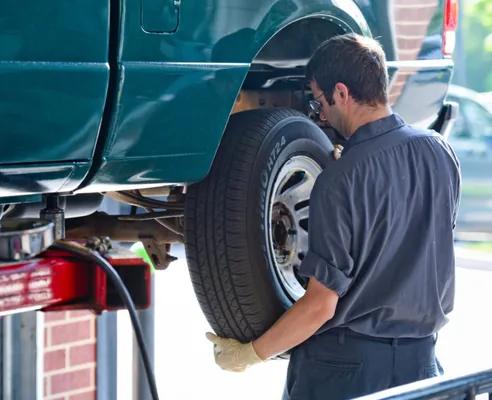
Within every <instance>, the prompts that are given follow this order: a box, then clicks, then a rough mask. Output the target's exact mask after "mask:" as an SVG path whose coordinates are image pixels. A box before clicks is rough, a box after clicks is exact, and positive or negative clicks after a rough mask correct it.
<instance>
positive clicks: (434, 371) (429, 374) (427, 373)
mask: <svg viewBox="0 0 492 400" xmlns="http://www.w3.org/2000/svg"><path fill="white" fill-rule="evenodd" d="M436 376H439V370H438V368H437V364H436V363H432V364H429V365H426V366H424V367H422V368H421V369H420V377H419V378H420V380H422V379H429V378H434V377H436Z"/></svg>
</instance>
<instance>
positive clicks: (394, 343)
mask: <svg viewBox="0 0 492 400" xmlns="http://www.w3.org/2000/svg"><path fill="white" fill-rule="evenodd" d="M397 346H398V339H393V340H392V341H391V347H393V348H395V347H397Z"/></svg>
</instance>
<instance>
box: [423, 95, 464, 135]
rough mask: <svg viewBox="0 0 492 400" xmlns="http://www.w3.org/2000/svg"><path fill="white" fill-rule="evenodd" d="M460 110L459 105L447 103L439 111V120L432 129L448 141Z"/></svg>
mask: <svg viewBox="0 0 492 400" xmlns="http://www.w3.org/2000/svg"><path fill="white" fill-rule="evenodd" d="M459 108H460V107H459V105H458V103H454V102H452V101H450V102H445V103H444V104H443V106H442V107H441V110H440V111H439V114H438V116H437V119H436V120H435V121H434V123H433V124H432V126H431V127H430V128H431V129H434V130H435V131H436V132H439V133H440V134H441V135H442V136H444V138H446V139H447V137H448V136H449V133H450V132H451V129H452V128H453V125H454V123H455V121H456V118H458V113H459Z"/></svg>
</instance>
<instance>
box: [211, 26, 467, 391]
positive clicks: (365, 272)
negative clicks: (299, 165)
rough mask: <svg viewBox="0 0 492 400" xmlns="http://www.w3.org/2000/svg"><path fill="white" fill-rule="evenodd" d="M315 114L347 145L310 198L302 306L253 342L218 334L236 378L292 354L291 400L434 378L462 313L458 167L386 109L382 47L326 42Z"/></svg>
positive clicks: (353, 39) (221, 358)
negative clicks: (444, 335)
mask: <svg viewBox="0 0 492 400" xmlns="http://www.w3.org/2000/svg"><path fill="white" fill-rule="evenodd" d="M306 78H307V79H308V81H309V83H310V85H311V88H312V91H313V96H314V100H313V101H312V102H311V107H312V109H313V110H314V111H315V112H316V113H318V114H319V116H320V119H321V120H322V121H325V122H326V123H327V124H329V125H330V126H331V127H332V128H333V129H335V130H336V131H337V132H338V133H339V134H340V135H342V136H344V137H345V138H346V139H347V141H346V144H345V146H344V149H343V151H342V153H341V157H340V159H339V160H337V161H336V162H334V163H331V164H330V165H329V166H328V167H327V168H326V169H325V170H324V171H323V172H322V173H321V174H320V175H319V177H318V178H317V180H316V183H315V185H314V188H313V191H312V193H311V197H310V208H309V250H308V252H307V254H306V255H305V257H304V259H303V261H302V264H301V266H300V268H299V274H300V275H301V276H303V277H305V278H307V279H309V284H308V287H307V290H306V293H305V294H304V296H303V297H302V298H301V299H299V300H298V301H297V302H296V303H295V304H294V305H293V306H292V307H291V308H290V309H289V310H287V312H285V314H283V315H282V317H281V318H280V319H279V320H278V321H277V322H276V323H275V324H273V326H272V327H271V328H270V329H269V330H267V331H266V332H265V333H264V334H263V335H261V336H260V337H259V338H257V339H256V340H254V341H252V342H249V343H246V344H243V343H240V342H239V341H236V340H234V339H228V338H219V337H217V336H215V335H213V334H211V333H208V334H207V337H208V338H209V340H210V341H212V342H213V343H214V344H215V346H214V351H215V359H216V362H217V364H218V365H219V366H220V367H221V368H223V369H225V370H230V371H237V372H239V371H244V370H245V369H246V368H248V367H249V366H251V365H253V364H256V363H261V362H263V361H265V360H268V359H271V358H273V357H275V356H276V355H279V354H283V353H285V352H288V351H289V350H291V354H290V361H289V368H288V373H287V380H286V385H285V389H284V394H283V398H284V399H285V400H287V399H292V400H293V399H303V400H306V399H330V400H338V399H349V398H354V397H358V396H363V395H366V394H369V393H373V392H377V391H380V390H384V389H387V388H390V387H394V386H399V385H403V384H406V383H410V382H413V381H417V380H421V379H425V378H429V377H433V376H436V375H437V374H438V366H437V363H436V357H435V354H434V347H435V338H436V334H437V332H438V331H439V330H440V329H441V328H442V327H443V326H444V325H445V324H446V322H447V314H448V313H449V312H450V311H451V310H452V308H453V302H454V245H453V230H454V226H455V221H456V216H457V212H458V206H459V198H460V193H461V177H460V176H461V174H460V167H459V162H458V160H457V158H456V156H455V154H454V152H453V150H452V149H451V148H450V146H449V145H448V144H447V143H446V142H445V140H444V139H443V138H442V137H441V136H440V135H439V134H437V133H436V132H433V131H429V130H423V129H418V128H416V127H413V126H411V125H408V124H406V123H405V122H404V121H403V120H402V118H401V117H399V116H398V115H396V114H394V113H392V111H391V109H390V106H389V104H388V75H387V67H386V60H385V55H384V52H383V50H382V49H381V47H380V45H379V44H378V43H377V42H376V41H374V40H372V39H368V38H364V37H361V36H358V35H354V34H348V35H342V36H337V37H334V38H332V39H330V40H328V41H326V42H324V43H323V44H322V45H321V46H320V47H319V48H318V49H317V51H316V52H315V54H314V55H313V57H312V58H311V60H310V61H309V63H308V65H307V68H306Z"/></svg>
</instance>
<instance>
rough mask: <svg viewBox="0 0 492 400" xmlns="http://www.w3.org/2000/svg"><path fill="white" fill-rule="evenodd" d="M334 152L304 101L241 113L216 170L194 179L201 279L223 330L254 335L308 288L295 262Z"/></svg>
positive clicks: (188, 235)
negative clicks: (313, 197) (295, 106)
mask: <svg viewBox="0 0 492 400" xmlns="http://www.w3.org/2000/svg"><path fill="white" fill-rule="evenodd" d="M332 152H333V145H332V143H331V141H330V140H329V138H328V137H327V136H326V134H325V133H324V132H323V131H322V130H321V129H320V128H319V127H318V126H317V125H316V124H315V123H314V122H312V121H311V120H310V119H309V118H308V117H306V116H305V115H303V114H301V113H299V112H297V111H295V110H291V109H260V110H250V111H245V112H241V113H238V114H234V115H232V116H231V118H230V121H229V123H228V125H227V128H226V131H225V134H224V137H223V140H222V143H221V145H220V147H219V150H218V152H217V155H216V157H215V161H214V163H213V165H212V168H211V171H210V172H209V174H208V176H207V177H206V178H205V179H204V180H203V181H201V182H199V183H196V184H193V185H191V186H189V187H188V188H187V193H186V210H185V248H186V255H187V262H188V266H189V272H190V276H191V280H192V284H193V288H194V291H195V294H196V297H197V299H198V302H199V304H200V307H201V309H202V311H203V313H204V315H205V317H206V319H207V320H208V322H209V324H210V325H211V327H212V328H213V330H214V331H215V332H216V333H217V334H218V335H219V336H222V337H229V338H234V339H237V340H239V341H241V342H243V343H245V342H248V341H251V340H254V339H256V338H257V337H259V336H260V335H261V334H262V333H263V332H265V330H267V329H268V328H269V327H270V326H271V325H272V324H273V323H274V322H275V321H276V320H277V319H278V318H279V317H280V316H281V315H282V313H284V312H285V310H286V309H287V308H289V307H290V306H291V305H292V304H293V302H295V301H296V300H297V299H298V298H300V297H301V296H302V295H303V293H304V288H305V282H303V281H302V279H300V278H299V276H298V275H297V274H296V272H295V268H294V267H293V266H294V265H295V266H296V267H297V266H298V265H299V264H300V261H301V260H302V256H303V254H304V253H305V251H307V230H308V220H307V215H308V210H309V194H310V192H311V190H312V185H313V184H314V181H315V179H316V177H317V175H318V174H319V173H320V172H321V170H322V169H323V168H325V167H326V165H327V164H328V163H329V162H330V161H332V160H333V156H332ZM284 202H285V203H284ZM296 281H297V282H298V285H296ZM303 284H304V285H303Z"/></svg>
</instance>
